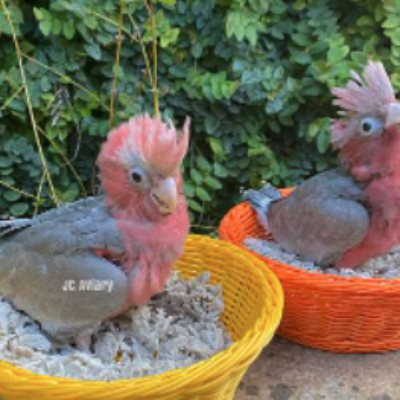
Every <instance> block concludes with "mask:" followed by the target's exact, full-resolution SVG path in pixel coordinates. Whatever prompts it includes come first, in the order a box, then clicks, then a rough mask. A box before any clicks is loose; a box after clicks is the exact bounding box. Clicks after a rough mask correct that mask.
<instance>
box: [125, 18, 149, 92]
mask: <svg viewBox="0 0 400 400" xmlns="http://www.w3.org/2000/svg"><path fill="white" fill-rule="evenodd" d="M128 18H129V19H130V20H131V24H132V25H133V27H134V28H135V30H136V32H137V35H138V40H139V43H140V47H141V49H142V55H143V59H144V64H145V68H146V74H147V75H148V76H149V81H150V86H151V87H153V86H154V83H153V74H152V72H151V65H150V61H149V56H148V55H147V51H146V46H145V45H144V42H143V38H142V36H141V35H140V30H139V27H138V25H137V24H136V22H135V20H134V19H133V17H132V15H131V14H129V15H128Z"/></svg>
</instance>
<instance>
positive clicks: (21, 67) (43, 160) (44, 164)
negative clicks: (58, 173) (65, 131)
mask: <svg viewBox="0 0 400 400" xmlns="http://www.w3.org/2000/svg"><path fill="white" fill-rule="evenodd" d="M0 2H1V5H2V7H3V9H4V13H5V15H6V19H7V22H8V25H9V27H10V30H11V33H12V37H13V41H14V46H15V50H16V53H17V58H18V64H19V70H20V73H21V80H22V84H23V86H24V90H25V97H26V103H27V106H28V111H29V117H30V120H31V124H32V128H33V133H34V136H35V142H36V146H37V148H38V151H39V155H40V160H41V163H42V167H43V170H44V173H45V174H46V178H47V182H48V184H49V188H50V191H51V194H52V197H53V201H54V202H55V203H56V205H57V206H59V204H60V202H59V201H58V198H57V194H56V191H55V188H54V185H53V181H52V178H51V175H50V172H49V169H48V166H47V160H46V157H45V155H44V153H43V148H42V143H41V142H40V137H39V131H38V127H37V124H36V119H35V114H34V112H33V106H32V102H31V98H30V93H29V88H28V83H27V79H26V74H25V68H24V65H23V63H22V52H21V48H20V47H19V42H18V39H17V33H16V31H15V27H14V24H13V22H12V19H11V15H10V12H9V10H8V8H7V7H6V5H5V2H4V0H0Z"/></svg>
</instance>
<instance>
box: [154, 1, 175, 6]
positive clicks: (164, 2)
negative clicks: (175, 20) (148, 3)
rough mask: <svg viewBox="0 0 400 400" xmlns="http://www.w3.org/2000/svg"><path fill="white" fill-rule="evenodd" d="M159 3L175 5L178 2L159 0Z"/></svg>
mask: <svg viewBox="0 0 400 400" xmlns="http://www.w3.org/2000/svg"><path fill="white" fill-rule="evenodd" d="M157 3H162V4H166V5H167V6H174V5H175V4H176V0H157Z"/></svg>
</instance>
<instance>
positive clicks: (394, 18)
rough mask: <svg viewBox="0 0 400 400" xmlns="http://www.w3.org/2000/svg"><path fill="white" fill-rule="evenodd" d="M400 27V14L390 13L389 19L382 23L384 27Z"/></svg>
mask: <svg viewBox="0 0 400 400" xmlns="http://www.w3.org/2000/svg"><path fill="white" fill-rule="evenodd" d="M398 27H400V16H399V15H389V17H388V18H387V20H386V21H385V22H384V23H383V24H382V28H385V29H394V28H398Z"/></svg>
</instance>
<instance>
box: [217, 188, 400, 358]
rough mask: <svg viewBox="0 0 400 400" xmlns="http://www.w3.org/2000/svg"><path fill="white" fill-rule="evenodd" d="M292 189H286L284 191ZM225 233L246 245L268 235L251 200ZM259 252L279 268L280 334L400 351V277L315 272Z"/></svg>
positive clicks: (231, 217)
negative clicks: (282, 299)
mask: <svg viewBox="0 0 400 400" xmlns="http://www.w3.org/2000/svg"><path fill="white" fill-rule="evenodd" d="M289 192H290V191H289V190H284V191H283V194H287V193H289ZM219 235H220V237H221V239H223V240H225V241H229V242H232V243H234V244H236V245H238V246H240V247H242V248H245V247H244V245H243V242H244V240H245V239H247V238H249V237H258V238H266V237H267V236H268V235H267V234H266V233H265V230H264V228H262V227H261V225H260V224H259V223H258V220H257V217H256V213H255V212H254V211H253V209H252V208H251V207H250V205H249V204H248V203H242V204H239V205H238V206H236V207H234V208H233V209H231V210H230V211H229V212H228V214H227V215H226V216H225V217H224V219H223V220H222V222H221V225H220V228H219ZM247 251H249V250H247ZM253 254H254V253H253ZM256 256H257V257H258V258H260V259H261V260H263V261H264V263H265V264H266V265H267V267H269V268H270V269H272V270H273V271H274V272H275V274H276V275H277V276H278V278H279V279H280V281H281V283H282V286H283V288H284V292H285V310H284V315H283V320H282V323H281V325H280V328H279V330H278V334H279V335H280V336H283V337H285V338H287V339H289V340H292V341H294V342H298V343H300V344H303V345H305V346H309V347H314V348H317V349H321V350H328V351H333V352H338V353H372V352H385V351H389V350H398V349H400V279H365V278H364V279H363V278H353V277H341V276H336V275H328V274H320V273H310V272H307V271H305V270H302V269H301V268H296V267H291V266H289V265H285V264H283V263H280V262H276V261H273V260H270V259H267V258H264V257H262V256H259V255H256Z"/></svg>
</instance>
